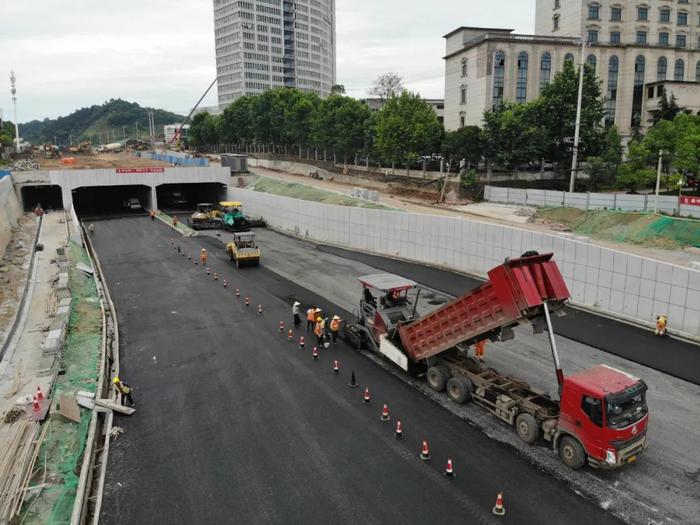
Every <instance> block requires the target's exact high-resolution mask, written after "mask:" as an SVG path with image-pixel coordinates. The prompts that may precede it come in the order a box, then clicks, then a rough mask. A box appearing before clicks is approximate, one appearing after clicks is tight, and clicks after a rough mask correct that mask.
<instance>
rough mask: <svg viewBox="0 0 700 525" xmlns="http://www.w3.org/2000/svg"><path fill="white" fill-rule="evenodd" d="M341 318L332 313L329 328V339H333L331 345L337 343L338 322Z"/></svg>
mask: <svg viewBox="0 0 700 525" xmlns="http://www.w3.org/2000/svg"><path fill="white" fill-rule="evenodd" d="M341 321H342V319H341V318H340V316H337V315H334V316H333V319H331V324H330V329H331V339H332V340H333V346H335V345H336V344H338V332H339V331H340V322H341Z"/></svg>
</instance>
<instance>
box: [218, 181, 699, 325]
mask: <svg viewBox="0 0 700 525" xmlns="http://www.w3.org/2000/svg"><path fill="white" fill-rule="evenodd" d="M229 197H230V198H232V199H235V200H240V201H242V202H243V203H244V205H245V209H246V211H247V213H248V214H250V215H252V216H256V217H257V216H262V217H264V218H265V220H266V221H267V222H268V224H270V225H271V226H273V227H275V228H278V229H280V230H285V231H291V232H294V233H296V234H298V235H300V236H302V237H308V238H310V239H313V240H317V241H321V242H328V243H332V244H338V245H342V246H347V247H349V248H352V249H355V250H362V251H367V252H372V253H376V254H381V255H387V256H390V257H400V258H403V259H410V260H414V261H417V262H421V263H426V264H431V265H437V266H442V267H446V268H452V269H455V270H458V271H461V272H466V273H471V274H476V275H479V276H482V277H485V276H486V272H487V271H488V270H490V269H491V268H493V267H494V266H497V265H499V264H501V263H502V262H503V260H504V259H505V258H506V257H516V256H519V255H520V254H522V253H523V252H525V251H527V250H537V251H540V252H550V251H551V252H554V256H555V258H556V261H557V263H558V264H559V267H560V269H561V271H562V274H563V275H564V278H565V280H566V283H567V284H568V286H569V290H570V292H571V295H572V301H573V302H574V303H575V304H579V305H583V306H587V307H590V308H595V309H598V310H601V311H603V312H607V313H610V314H612V315H615V316H619V317H623V318H626V319H629V320H631V321H635V322H640V323H643V324H646V325H649V326H652V325H653V323H654V321H655V318H656V315H658V314H662V313H664V314H667V315H668V316H669V328H670V329H671V330H672V331H675V332H676V333H682V334H683V335H685V336H687V337H691V338H700V271H698V270H692V269H689V268H684V267H681V266H675V265H673V264H668V263H664V262H660V261H655V260H651V259H646V258H643V257H639V256H636V255H630V254H626V253H622V252H618V251H615V250H610V249H606V248H601V247H599V246H593V245H591V244H589V243H587V242H585V241H579V240H575V239H573V238H567V237H565V236H560V235H550V234H544V233H538V232H533V231H530V230H522V229H518V228H513V227H508V226H501V225H496V224H488V223H483V222H477V221H471V220H466V219H460V218H451V217H436V216H431V215H422V214H413V213H407V212H394V211H386V210H371V209H362V208H351V207H344V206H333V205H328V204H319V203H315V202H311V201H303V200H297V199H292V198H288V197H279V196H276V195H270V194H266V193H261V192H255V191H251V190H243V189H238V188H230V189H229Z"/></svg>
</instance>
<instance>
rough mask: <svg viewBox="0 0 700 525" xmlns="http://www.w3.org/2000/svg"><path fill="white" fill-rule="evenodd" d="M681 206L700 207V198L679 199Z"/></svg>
mask: <svg viewBox="0 0 700 525" xmlns="http://www.w3.org/2000/svg"><path fill="white" fill-rule="evenodd" d="M679 200H680V203H681V206H700V197H679Z"/></svg>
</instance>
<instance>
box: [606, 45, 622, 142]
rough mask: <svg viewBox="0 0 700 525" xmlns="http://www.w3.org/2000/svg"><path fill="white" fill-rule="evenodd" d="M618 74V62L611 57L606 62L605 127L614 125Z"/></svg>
mask: <svg viewBox="0 0 700 525" xmlns="http://www.w3.org/2000/svg"><path fill="white" fill-rule="evenodd" d="M619 72H620V61H619V60H618V58H617V57H616V56H615V55H613V56H611V57H610V60H609V61H608V92H607V96H606V97H605V126H606V127H608V128H609V127H610V126H612V125H613V124H615V110H616V108H617V77H618V74H619Z"/></svg>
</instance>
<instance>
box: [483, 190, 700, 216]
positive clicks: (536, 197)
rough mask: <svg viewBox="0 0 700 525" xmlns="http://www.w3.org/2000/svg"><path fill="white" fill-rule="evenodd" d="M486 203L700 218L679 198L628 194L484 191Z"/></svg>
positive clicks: (695, 208) (696, 210) (699, 212)
mask: <svg viewBox="0 0 700 525" xmlns="http://www.w3.org/2000/svg"><path fill="white" fill-rule="evenodd" d="M484 200H487V201H489V202H501V203H504V204H522V205H524V206H547V207H549V206H566V207H569V208H579V209H582V210H619V211H639V212H653V211H654V208H655V207H656V209H657V211H658V212H661V213H668V214H671V215H680V216H681V217H695V218H700V206H694V205H689V204H681V203H680V200H679V198H678V197H677V196H670V195H659V199H658V204H657V201H656V196H655V195H646V194H645V195H628V194H624V193H590V192H587V193H570V192H567V191H554V190H531V189H520V188H501V187H497V186H485V187H484Z"/></svg>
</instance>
